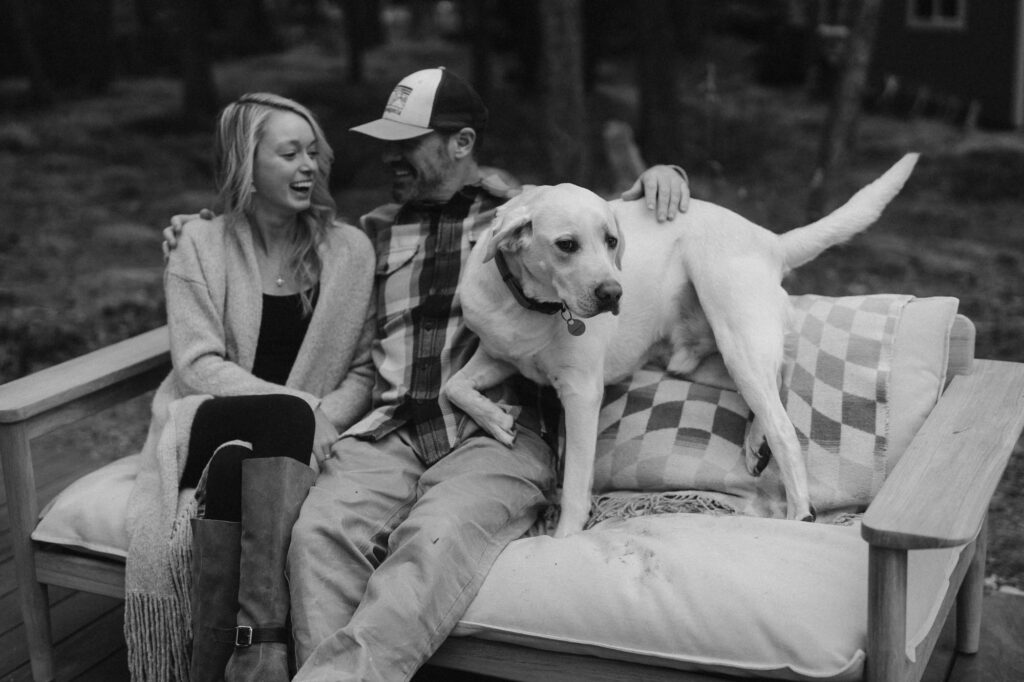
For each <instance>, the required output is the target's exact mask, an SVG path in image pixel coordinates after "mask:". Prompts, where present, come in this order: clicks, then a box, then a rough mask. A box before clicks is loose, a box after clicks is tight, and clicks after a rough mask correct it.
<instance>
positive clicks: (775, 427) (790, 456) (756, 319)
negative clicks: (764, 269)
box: [708, 285, 814, 520]
mask: <svg viewBox="0 0 1024 682" xmlns="http://www.w3.org/2000/svg"><path fill="white" fill-rule="evenodd" d="M730 302H731V305H729V306H725V307H724V308H722V309H713V310H712V309H708V320H709V322H710V323H711V327H712V329H714V332H715V338H716V340H717V342H718V349H719V351H720V352H721V353H722V359H723V360H724V361H725V365H726V367H727V368H728V369H729V374H730V375H731V376H732V378H733V380H734V381H735V382H736V386H737V388H738V389H739V391H740V394H741V395H742V396H743V399H744V400H745V401H746V402H747V405H748V406H750V409H751V410H752V411H753V412H754V414H755V415H756V418H755V424H754V425H752V427H751V433H750V435H749V436H748V439H747V443H746V448H745V449H746V450H747V452H746V458H747V466H748V470H749V469H752V468H754V467H755V466H756V465H757V464H759V462H760V459H761V457H759V450H760V448H761V444H762V442H763V440H762V438H763V439H764V440H767V442H768V446H769V448H771V452H772V458H773V459H774V460H775V462H776V463H777V464H778V466H779V471H780V473H781V474H782V481H783V484H784V486H785V488H786V516H787V518H790V519H797V520H813V518H814V514H813V512H812V511H811V506H810V495H809V490H808V485H807V466H806V463H805V462H804V457H803V452H802V450H801V447H800V441H799V439H798V438H797V435H796V429H795V428H794V427H793V422H792V421H790V419H789V415H788V414H786V409H785V407H783V405H782V400H781V399H780V397H779V377H780V371H781V368H782V361H783V353H784V348H783V344H784V341H785V332H786V324H787V320H788V317H789V313H788V311H789V308H788V300H787V298H786V292H785V291H784V290H783V289H782V288H781V287H779V286H778V285H776V286H775V287H772V288H771V289H770V290H769V289H767V288H765V287H762V289H761V290H760V291H759V292H757V295H755V296H750V297H749V298H748V297H733V298H732V299H731V300H730ZM762 434H763V435H762Z"/></svg>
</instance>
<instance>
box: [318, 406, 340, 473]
mask: <svg viewBox="0 0 1024 682" xmlns="http://www.w3.org/2000/svg"><path fill="white" fill-rule="evenodd" d="M313 416H314V417H315V418H316V432H315V433H314V434H313V456H314V457H316V461H317V463H319V464H320V465H321V466H323V463H324V462H325V461H327V459H328V458H329V457H330V456H331V446H332V445H334V443H335V441H337V440H338V436H339V435H340V434H339V433H338V429H336V428H334V424H332V423H331V420H330V419H328V418H327V415H326V414H324V412H323V410H321V409H320V408H319V407H318V408H316V410H314V411H313Z"/></svg>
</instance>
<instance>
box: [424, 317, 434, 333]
mask: <svg viewBox="0 0 1024 682" xmlns="http://www.w3.org/2000/svg"><path fill="white" fill-rule="evenodd" d="M423 328H424V329H426V330H427V331H428V332H429V331H430V330H431V329H433V328H434V321H433V320H427V321H425V322H424V323H423Z"/></svg>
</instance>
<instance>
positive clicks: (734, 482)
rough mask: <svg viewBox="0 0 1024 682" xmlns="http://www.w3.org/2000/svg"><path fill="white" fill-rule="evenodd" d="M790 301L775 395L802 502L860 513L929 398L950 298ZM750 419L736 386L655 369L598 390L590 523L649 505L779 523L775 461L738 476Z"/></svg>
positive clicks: (941, 373) (949, 319) (940, 380)
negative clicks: (791, 439)
mask: <svg viewBox="0 0 1024 682" xmlns="http://www.w3.org/2000/svg"><path fill="white" fill-rule="evenodd" d="M792 303H793V307H794V318H793V324H792V331H791V333H790V334H789V336H788V337H787V340H786V357H785V363H784V369H783V387H782V390H781V396H782V399H783V403H784V404H785V405H786V410H787V413H788V414H789V417H790V419H792V421H793V424H794V426H795V427H796V429H797V434H798V437H799V438H800V442H801V445H802V447H803V451H804V454H805V456H806V458H807V468H808V479H809V480H808V482H809V486H810V493H811V501H812V504H813V505H814V506H815V509H816V510H817V511H818V513H819V517H821V518H822V519H823V520H832V521H835V520H836V519H841V518H843V517H845V516H846V515H848V514H854V513H858V512H860V511H862V510H863V509H864V508H865V507H866V506H867V504H868V503H869V502H870V501H871V499H872V498H873V497H874V495H875V493H876V492H877V491H878V489H879V487H880V486H881V484H882V481H884V479H885V476H886V475H887V474H888V472H889V471H891V470H892V466H893V465H894V464H895V462H896V461H897V460H898V459H899V456H900V455H901V454H902V453H903V451H904V450H905V449H906V447H907V445H908V444H909V442H910V440H911V438H912V437H913V435H914V434H915V433H916V432H917V429H918V428H920V426H921V424H922V422H923V421H924V419H925V417H926V416H927V415H928V413H929V412H930V411H931V408H932V407H933V406H934V404H935V402H936V400H937V399H938V396H939V394H940V393H941V390H942V387H943V384H944V381H945V371H946V360H947V356H948V337H949V331H950V328H951V327H952V324H953V319H954V317H955V315H956V308H957V300H956V299H954V298H946V297H935V298H927V299H914V298H912V297H909V296H898V295H872V296H850V297H841V298H830V297H823V296H813V295H807V296H798V297H793V298H792ZM751 419H752V415H751V413H750V410H749V409H748V408H747V406H746V403H744V401H743V399H742V397H741V396H740V395H739V394H737V393H736V392H734V391H730V390H726V389H720V388H714V387H711V386H706V385H701V384H695V383H691V382H688V381H684V380H681V379H676V378H673V377H670V376H667V375H666V374H664V373H663V372H662V371H661V370H654V369H643V370H641V371H639V372H637V373H636V374H635V375H634V376H633V377H631V378H630V379H629V380H627V381H625V382H622V383H621V384H617V385H614V386H609V387H608V388H607V389H606V391H605V401H604V406H603V408H602V411H601V418H600V424H599V438H598V449H597V460H596V465H595V484H594V490H595V492H598V493H605V494H604V495H599V496H598V497H597V499H596V500H595V502H596V504H595V516H594V518H593V519H592V523H596V522H598V521H600V520H602V519H604V518H607V517H608V516H631V515H637V514H641V513H647V512H649V511H651V510H652V509H654V508H655V507H658V506H660V507H662V508H664V509H665V510H667V511H700V510H705V509H714V510H718V511H725V512H736V513H742V514H752V515H757V516H766V517H784V516H785V511H786V503H785V499H786V498H785V491H784V488H783V486H782V481H781V477H780V475H779V470H778V466H777V464H775V463H774V462H772V463H769V465H768V467H767V468H766V469H765V470H764V472H763V473H762V474H761V476H759V477H754V476H751V475H750V474H749V473H747V471H746V466H745V464H744V458H743V440H744V436H745V433H746V430H747V428H748V426H749V423H750V421H751ZM623 493H625V494H623ZM630 493H632V494H630ZM652 493H654V494H653V495H652Z"/></svg>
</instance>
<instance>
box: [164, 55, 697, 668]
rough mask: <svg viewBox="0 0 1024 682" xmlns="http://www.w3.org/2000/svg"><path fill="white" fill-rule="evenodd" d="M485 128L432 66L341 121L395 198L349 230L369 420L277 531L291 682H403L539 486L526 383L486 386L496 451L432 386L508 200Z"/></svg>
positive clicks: (447, 362) (654, 183)
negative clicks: (480, 255) (359, 121)
mask: <svg viewBox="0 0 1024 682" xmlns="http://www.w3.org/2000/svg"><path fill="white" fill-rule="evenodd" d="M486 126H487V108H486V107H485V106H484V104H483V102H482V101H481V100H480V97H479V96H478V95H477V93H476V92H475V91H474V90H473V88H472V87H470V86H469V85H468V84H467V83H466V82H464V81H463V80H462V79H460V78H458V77H457V76H456V75H454V74H453V73H452V72H451V71H448V70H446V69H444V68H433V69H425V70H423V71H417V72H416V73H413V74H411V75H409V76H407V77H406V78H404V79H402V81H401V82H399V84H398V85H397V86H396V87H395V89H394V90H393V91H392V93H391V96H390V97H389V99H388V103H387V106H386V107H385V110H384V114H383V116H382V117H381V118H380V119H378V120H375V121H371V122H369V123H366V124H364V125H361V126H357V127H355V128H352V130H354V131H356V132H359V133H362V134H365V135H369V136H371V137H374V138H377V139H379V140H382V141H383V142H384V143H385V147H384V153H383V161H384V165H385V168H386V170H387V172H388V173H389V175H390V178H391V185H392V195H393V198H394V199H395V202H397V203H394V204H388V205H386V206H382V207H380V208H377V209H375V210H374V211H372V212H371V213H369V214H368V215H366V216H364V217H363V218H362V219H361V225H362V227H363V229H364V230H365V231H366V233H367V235H369V237H370V239H371V241H372V242H373V243H374V246H375V251H376V259H377V263H376V288H377V291H376V296H377V317H376V326H377V329H376V337H375V341H374V345H373V360H374V364H375V366H376V369H377V378H376V384H375V386H374V389H373V409H372V410H371V411H370V413H369V414H368V415H367V416H366V417H365V418H364V419H362V420H361V421H360V422H358V423H357V424H355V425H354V426H352V427H351V428H350V429H349V430H348V431H346V432H345V433H344V434H343V435H342V436H341V438H340V439H339V440H338V441H337V442H336V443H335V445H334V447H333V449H332V456H331V457H330V458H329V459H328V460H327V461H326V462H325V463H324V465H323V467H322V469H321V472H320V474H319V476H318V478H317V482H316V484H315V486H314V487H313V488H312V490H311V491H310V493H309V497H308V498H307V499H306V501H305V503H304V504H303V507H302V511H301V513H300V516H299V520H298V522H297V523H296V525H295V527H294V529H293V534H292V543H291V548H290V550H289V559H288V571H289V579H290V590H291V597H292V629H293V635H294V638H295V648H296V661H297V663H298V664H299V666H300V667H299V671H298V674H297V675H296V677H295V679H296V680H303V681H309V680H330V681H331V682H337V681H339V680H360V681H366V680H388V681H391V680H404V679H409V678H410V677H411V676H412V675H413V674H414V673H415V672H416V670H417V669H418V668H419V667H420V666H421V665H422V664H423V663H424V662H425V661H426V660H427V659H428V658H429V657H430V656H431V655H432V654H433V652H434V651H435V650H436V649H437V648H438V647H439V646H440V645H441V643H442V642H443V641H444V640H445V638H446V637H447V636H448V634H449V633H450V632H451V630H452V628H453V627H454V626H455V624H456V623H457V622H458V620H459V618H460V617H461V616H462V614H463V613H464V612H465V610H466V608H467V607H468V606H469V604H470V602H471V601H472V599H473V598H474V596H475V595H476V593H477V591H478V590H479V587H480V585H481V583H482V582H483V580H484V578H485V577H486V575H487V572H488V571H489V570H490V567H491V565H492V564H493V562H494V560H495V559H496V558H497V556H498V554H499V553H500V552H501V550H502V549H504V547H505V546H506V545H507V544H508V543H509V542H511V541H512V540H514V539H516V538H517V537H520V536H521V535H523V533H524V532H526V531H527V530H528V529H529V528H530V526H531V525H532V524H533V522H534V520H535V518H536V516H537V512H538V510H540V509H541V508H542V507H543V506H544V505H545V504H546V498H545V491H548V490H550V489H552V488H553V485H554V470H555V466H554V461H553V460H554V457H553V454H552V449H551V447H550V446H549V445H548V443H547V442H546V440H545V436H550V435H551V433H550V432H551V429H552V428H553V427H552V426H551V425H550V424H548V423H545V421H544V420H543V419H542V417H541V414H542V413H545V412H546V411H545V410H542V409H541V403H542V402H543V400H542V398H541V394H540V393H538V391H537V389H536V387H535V386H534V385H532V384H529V383H528V382H526V381H525V380H522V379H520V380H511V381H509V382H507V383H506V384H505V385H503V386H500V387H498V388H496V389H493V390H492V391H490V392H489V393H488V396H489V397H490V398H491V399H492V400H495V401H496V402H499V403H501V404H503V405H505V406H506V409H508V410H510V411H512V412H513V413H514V414H516V415H517V420H516V429H517V436H516V441H515V445H514V446H513V447H512V448H508V447H506V446H504V445H502V444H501V443H499V442H498V441H496V440H494V439H492V438H491V437H490V436H488V435H487V434H486V433H485V432H483V431H482V430H481V429H480V428H479V427H477V426H476V424H475V423H474V422H473V421H472V420H471V419H469V418H468V417H467V416H466V415H465V414H463V413H462V412H460V411H459V410H458V409H456V408H455V407H453V406H452V405H451V404H450V403H449V402H448V400H447V399H446V398H445V397H444V395H443V394H442V393H441V387H442V386H443V385H444V383H445V381H446V380H447V379H448V378H449V377H450V376H451V375H452V374H453V373H454V372H456V371H458V369H459V368H461V367H462V366H463V365H464V364H465V362H466V361H467V360H468V359H469V358H470V356H471V355H472V354H473V351H474V350H475V348H476V344H477V339H476V337H475V335H473V334H472V332H470V331H469V330H468V329H467V328H466V326H465V323H464V321H463V318H462V312H461V308H460V306H459V302H458V297H457V295H456V286H457V284H458V281H459V274H460V272H461V269H462V267H463V265H464V264H465V261H466V258H467V256H468V255H469V252H470V250H471V249H472V246H473V244H474V243H475V242H476V240H477V239H478V238H479V237H480V235H481V234H482V233H483V232H484V231H485V230H486V229H487V228H488V227H489V225H490V223H491V220H492V218H493V216H494V211H495V209H496V208H497V207H498V206H500V205H501V204H503V203H504V202H505V201H507V200H508V199H509V198H511V197H512V196H514V195H515V194H516V193H517V192H518V191H519V190H518V189H517V188H514V187H512V186H510V185H509V184H508V182H506V181H505V179H504V178H503V176H502V175H500V174H499V173H496V172H493V171H485V170H484V169H482V168H481V167H480V166H479V165H478V164H477V161H476V158H475V152H476V149H477V147H478V146H479V144H480V140H481V135H482V134H483V132H484V131H485V129H486ZM505 177H507V176H505ZM641 196H646V199H647V203H648V205H649V206H650V207H651V208H652V209H656V210H657V212H658V215H659V218H661V219H664V218H672V217H674V216H675V214H676V213H677V212H678V211H679V210H681V209H682V210H685V207H686V205H687V203H688V201H689V190H688V187H687V186H686V182H685V174H684V173H683V172H682V169H678V168H676V167H671V166H655V167H654V168H651V169H648V170H647V171H645V172H644V174H643V175H641V177H640V178H639V179H638V180H637V182H636V184H634V186H633V187H632V188H631V189H630V190H629V191H628V192H627V193H625V194H624V195H623V198H627V199H629V198H633V199H635V198H639V197H641ZM175 220H177V218H176V219H175ZM165 235H167V237H168V241H169V242H172V244H173V232H172V231H169V230H165ZM551 404H553V405H557V401H555V400H552V401H551Z"/></svg>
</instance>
